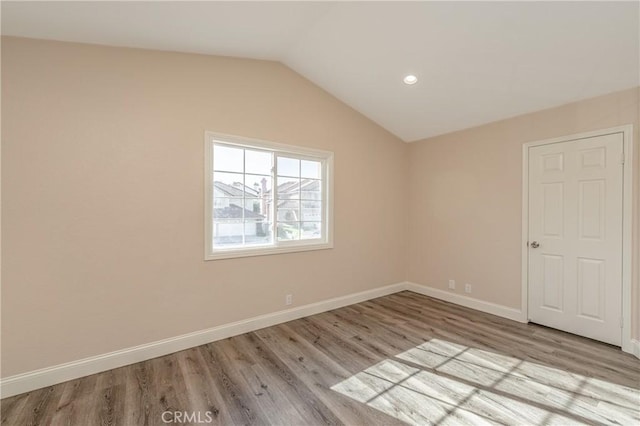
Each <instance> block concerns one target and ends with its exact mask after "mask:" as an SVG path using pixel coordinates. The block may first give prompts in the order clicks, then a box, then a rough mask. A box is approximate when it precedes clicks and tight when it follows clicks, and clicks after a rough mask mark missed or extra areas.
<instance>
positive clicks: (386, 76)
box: [1, 1, 640, 141]
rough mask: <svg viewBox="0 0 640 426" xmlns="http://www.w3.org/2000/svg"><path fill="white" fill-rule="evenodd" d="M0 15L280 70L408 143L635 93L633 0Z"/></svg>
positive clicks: (18, 6)
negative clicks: (277, 65) (274, 64)
mask: <svg viewBox="0 0 640 426" xmlns="http://www.w3.org/2000/svg"><path fill="white" fill-rule="evenodd" d="M1 7H2V34H3V35H14V36H22V37H32V38H43V39H53V40H63V41H75V42H84V43H96V44H104V45H112V46H129V47H140V48H148V49H160V50H172V51H182V52H195V53H204V54H213V55H227V56H237V57H247V58H256V59H268V60H276V61H281V62H282V63H284V64H286V65H287V66H289V67H290V68H292V69H293V70H295V71H296V72H298V73H300V74H302V75H303V76H305V77H306V78H308V79H309V80H311V81H313V82H314V83H316V84H317V85H319V86H320V87H322V88H324V89H325V90H327V91H328V92H330V93H331V94H333V95H334V96H336V97H337V98H338V99H340V100H342V101H343V102H345V103H347V104H348V105H350V106H352V107H353V108H355V109H356V110H358V111H360V112H361V113H362V114H364V115H366V116H367V117H369V118H370V119H371V120H373V121H375V122H377V123H378V124H380V125H381V126H383V127H384V128H386V129H387V130H389V131H390V132H392V133H394V134H395V135H397V136H398V137H400V138H401V139H403V140H405V141H414V140H419V139H423V138H427V137H431V136H435V135H438V134H443V133H448V132H451V131H455V130H459V129H463V128H468V127H472V126H476V125H479V124H483V123H487V122H491V121H496V120H500V119H504V118H507V117H511V116H515V115H519V114H524V113H527V112H531V111H536V110H540V109H544V108H549V107H553V106H557V105H561V104H565V103H569V102H573V101H576V100H580V99H585V98H589V97H593V96H597V95H600V94H605V93H609V92H613V91H617V90H622V89H626V88H630V87H634V86H638V85H640V65H639V64H640V4H639V3H638V2H517V1H516V2H397V1H394V2H392V1H389V2H7V1H3V2H2V6H1ZM407 74H414V75H416V76H417V77H418V82H417V83H416V84H414V85H411V86H408V85H405V84H404V83H403V82H402V78H403V77H404V76H405V75H407Z"/></svg>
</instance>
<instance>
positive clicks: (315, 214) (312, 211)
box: [300, 201, 322, 222]
mask: <svg viewBox="0 0 640 426" xmlns="http://www.w3.org/2000/svg"><path fill="white" fill-rule="evenodd" d="M301 216H302V217H301V218H300V220H303V221H310V222H321V221H322V202H321V201H302V210H301Z"/></svg>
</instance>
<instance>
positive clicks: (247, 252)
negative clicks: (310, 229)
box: [204, 243, 333, 260]
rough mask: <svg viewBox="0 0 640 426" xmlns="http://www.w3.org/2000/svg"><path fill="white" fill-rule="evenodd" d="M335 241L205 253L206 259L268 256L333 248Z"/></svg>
mask: <svg viewBox="0 0 640 426" xmlns="http://www.w3.org/2000/svg"><path fill="white" fill-rule="evenodd" d="M332 248H333V243H316V244H299V245H286V246H279V247H256V248H240V249H237V250H234V249H227V250H219V251H214V252H212V253H207V254H205V257H204V260H220V259H234V258H237V257H252V256H268V255H273V254H284V253H296V252H301V251H312V250H326V249H332Z"/></svg>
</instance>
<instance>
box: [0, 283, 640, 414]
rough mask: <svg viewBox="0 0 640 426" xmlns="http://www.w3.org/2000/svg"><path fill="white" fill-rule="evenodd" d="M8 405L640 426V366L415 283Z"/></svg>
mask: <svg viewBox="0 0 640 426" xmlns="http://www.w3.org/2000/svg"><path fill="white" fill-rule="evenodd" d="M1 408H2V424H3V425H38V424H40V425H82V426H86V425H111V424H114V425H116V424H117V425H162V424H198V423H197V422H198V421H200V422H201V423H200V424H207V422H208V421H209V420H211V421H212V422H211V424H224V425H232V424H233V425H236V424H237V425H240V424H256V425H263V424H277V425H306V424H308V425H320V424H350V425H391V424H406V423H409V424H455V425H458V424H473V425H477V424H510V425H511V424H517V425H523V424H526V425H528V424H563V425H565V424H622V425H638V424H640V412H639V411H640V361H639V360H638V359H636V358H634V357H632V356H630V355H628V354H624V353H622V352H621V351H620V349H619V348H615V347H612V346H609V345H606V344H603V343H598V342H594V341H592V340H588V339H584V338H581V337H577V336H574V335H571V334H567V333H563V332H560V331H556V330H551V329H548V328H545V327H540V326H536V325H532V324H520V323H516V322H513V321H509V320H506V319H502V318H498V317H495V316H492V315H487V314H483V313H480V312H477V311H473V310H470V309H466V308H462V307H459V306H456V305H452V304H449V303H446V302H442V301H438V300H435V299H431V298H428V297H425V296H421V295H417V294H415V293H411V292H406V291H405V292H402V293H397V294H394V295H390V296H386V297H382V298H379V299H375V300H371V301H368V302H364V303H359V304H357V305H352V306H349V307H345V308H341V309H337V310H334V311H331V312H326V313H323V314H319V315H314V316H311V317H308V318H303V319H300V320H296V321H291V322H288V323H286V324H281V325H278V326H274V327H269V328H266V329H262V330H259V331H256V332H253V333H247V334H243V335H241V336H237V337H233V338H230V339H226V340H222V341H219V342H215V343H211V344H208V345H204V346H199V347H197V348H192V349H189V350H186V351H182V352H178V353H175V354H172V355H168V356H165V357H161V358H156V359H153V360H150V361H145V362H141V363H138V364H134V365H130V366H127V367H123V368H118V369H115V370H111V371H107V372H104V373H100V374H96V375H93V376H89V377H85V378H82V379H78V380H73V381H70V382H67V383H62V384H59V385H55V386H51V387H48V388H45V389H40V390H37V391H33V392H29V393H26V394H22V395H17V396H15V397H11V398H7V399H4V400H2V403H1ZM185 412H186V413H187V414H186V418H185V414H184V413H185ZM163 413H164V420H170V421H172V422H169V423H164V422H163ZM185 419H186V420H187V421H186V422H185V421H184V420H185ZM173 420H178V421H173Z"/></svg>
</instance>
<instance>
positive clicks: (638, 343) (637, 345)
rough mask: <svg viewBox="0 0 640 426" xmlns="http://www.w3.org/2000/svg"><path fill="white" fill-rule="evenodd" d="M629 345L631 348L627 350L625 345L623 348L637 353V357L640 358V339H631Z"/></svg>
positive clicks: (631, 352)
mask: <svg viewBox="0 0 640 426" xmlns="http://www.w3.org/2000/svg"><path fill="white" fill-rule="evenodd" d="M629 346H630V348H629V350H625V348H624V347H623V348H622V350H625V352H629V353H630V354H632V355H635V357H636V358H640V340H636V339H631V341H630V345H629Z"/></svg>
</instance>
